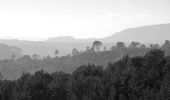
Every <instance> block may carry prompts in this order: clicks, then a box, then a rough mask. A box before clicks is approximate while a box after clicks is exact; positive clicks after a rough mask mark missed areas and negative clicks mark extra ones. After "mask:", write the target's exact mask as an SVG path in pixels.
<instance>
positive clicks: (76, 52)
mask: <svg viewBox="0 0 170 100" xmlns="http://www.w3.org/2000/svg"><path fill="white" fill-rule="evenodd" d="M78 54H79V51H78V50H77V49H76V48H74V49H73V50H72V55H73V56H76V55H78Z"/></svg>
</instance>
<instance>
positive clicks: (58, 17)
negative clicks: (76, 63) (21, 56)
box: [0, 0, 170, 40]
mask: <svg viewBox="0 0 170 100" xmlns="http://www.w3.org/2000/svg"><path fill="white" fill-rule="evenodd" d="M169 12H170V0H0V38H17V39H25V40H45V39H47V38H49V37H57V36H73V37H75V38H93V37H95V38H100V37H105V36H109V35H112V34H114V33H116V32H118V31H121V30H123V29H126V28H129V27H138V26H144V25H152V24H161V23H169V22H170V13H169Z"/></svg>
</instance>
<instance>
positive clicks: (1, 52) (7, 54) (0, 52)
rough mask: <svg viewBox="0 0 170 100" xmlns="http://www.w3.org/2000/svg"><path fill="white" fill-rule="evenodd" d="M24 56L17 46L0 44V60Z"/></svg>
mask: <svg viewBox="0 0 170 100" xmlns="http://www.w3.org/2000/svg"><path fill="white" fill-rule="evenodd" d="M21 56H22V50H21V49H20V48H18V47H16V46H8V45H6V44H0V60H2V59H11V58H12V59H15V58H18V57H21Z"/></svg>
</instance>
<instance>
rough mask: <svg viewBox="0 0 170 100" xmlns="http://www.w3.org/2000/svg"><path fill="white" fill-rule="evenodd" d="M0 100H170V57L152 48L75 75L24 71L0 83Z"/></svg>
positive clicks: (89, 67)
mask: <svg viewBox="0 0 170 100" xmlns="http://www.w3.org/2000/svg"><path fill="white" fill-rule="evenodd" d="M0 100H170V56H165V53H164V52H163V51H162V50H160V49H152V50H150V51H148V52H147V53H146V54H145V55H144V56H135V57H130V56H128V55H127V56H124V57H123V58H122V59H120V60H118V61H116V62H115V63H108V65H107V67H106V68H103V67H102V66H100V65H93V64H88V65H82V66H80V67H78V68H76V70H74V71H73V73H71V74H69V73H65V72H61V71H56V72H54V73H48V72H46V71H44V70H40V71H36V72H35V73H34V74H30V73H26V72H24V73H23V74H22V76H21V77H20V78H18V79H16V80H6V79H3V75H2V74H1V80H0Z"/></svg>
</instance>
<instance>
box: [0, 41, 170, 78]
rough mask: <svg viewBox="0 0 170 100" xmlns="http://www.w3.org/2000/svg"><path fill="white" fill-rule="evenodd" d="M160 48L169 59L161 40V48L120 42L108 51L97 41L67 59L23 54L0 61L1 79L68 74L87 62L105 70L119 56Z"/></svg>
mask: <svg viewBox="0 0 170 100" xmlns="http://www.w3.org/2000/svg"><path fill="white" fill-rule="evenodd" d="M152 49H161V50H163V51H164V52H165V56H170V42H169V41H168V40H166V41H165V43H164V44H163V45H161V46H160V45H158V44H151V45H149V46H146V45H144V44H141V43H139V42H132V43H131V44H129V46H126V45H125V43H124V42H118V43H116V44H115V45H113V46H112V47H111V48H110V49H109V48H106V47H103V49H102V42H101V41H94V42H93V44H92V46H91V47H86V50H85V51H79V50H78V49H76V48H74V49H73V51H72V54H70V55H67V56H61V57H60V56H58V54H59V53H60V51H58V50H56V51H54V54H55V57H53V58H52V57H50V56H47V57H44V58H43V59H41V57H40V56H39V55H37V54H34V55H32V56H31V57H30V56H29V55H25V56H23V57H21V58H14V57H15V56H14V57H11V59H6V60H0V71H1V72H2V74H3V76H4V78H5V79H17V78H19V77H20V76H21V75H22V73H23V72H29V73H31V74H33V73H35V72H36V71H38V70H41V69H43V70H44V71H46V72H49V73H54V72H55V71H56V70H57V71H62V72H66V73H70V74H71V73H72V72H73V71H74V70H76V68H78V67H79V66H81V65H87V64H88V63H90V64H94V65H101V66H103V68H104V69H105V68H106V67H107V64H108V63H114V62H116V61H118V60H119V59H121V58H122V57H124V56H126V55H128V56H130V57H135V56H144V55H145V54H146V53H147V52H148V51H149V50H152Z"/></svg>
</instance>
